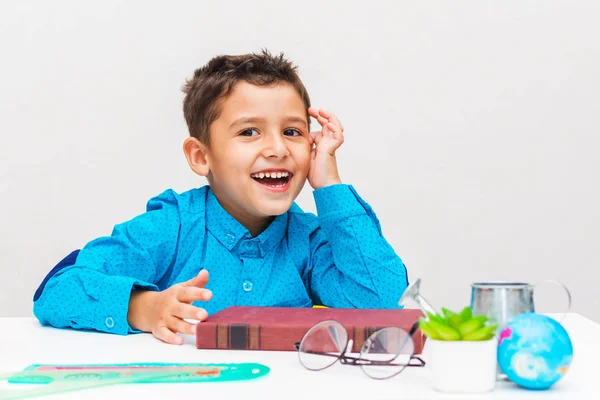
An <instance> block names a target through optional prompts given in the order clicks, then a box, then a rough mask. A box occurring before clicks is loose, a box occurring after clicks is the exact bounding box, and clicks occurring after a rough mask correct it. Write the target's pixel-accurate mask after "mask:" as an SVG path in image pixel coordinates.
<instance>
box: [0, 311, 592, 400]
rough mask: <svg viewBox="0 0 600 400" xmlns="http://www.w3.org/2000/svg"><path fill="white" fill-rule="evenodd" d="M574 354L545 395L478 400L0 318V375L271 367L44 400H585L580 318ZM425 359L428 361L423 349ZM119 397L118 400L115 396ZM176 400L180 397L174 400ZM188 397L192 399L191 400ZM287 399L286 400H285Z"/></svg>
mask: <svg viewBox="0 0 600 400" xmlns="http://www.w3.org/2000/svg"><path fill="white" fill-rule="evenodd" d="M563 325H564V326H565V328H566V329H567V331H568V332H569V335H570V336H571V340H572V342H573V347H574V360H573V363H572V365H571V368H570V369H569V371H568V372H567V374H566V375H565V377H564V378H563V379H562V380H561V381H559V382H558V383H557V384H555V385H554V386H553V387H552V388H551V389H550V390H549V391H541V392H536V391H527V390H524V389H520V388H517V387H516V386H514V385H513V384H511V383H510V382H499V383H498V385H497V386H496V390H494V391H493V392H490V393H486V394H481V395H471V396H467V395H451V394H444V393H438V392H436V391H434V390H433V389H432V387H431V384H430V380H429V379H430V378H429V373H430V371H429V368H428V367H425V368H407V369H405V370H404V371H403V372H402V373H401V374H400V375H398V376H396V377H394V378H391V379H388V380H383V381H378V380H373V379H371V378H369V377H368V376H366V375H364V373H363V372H362V370H361V369H360V368H358V367H352V366H346V365H340V364H339V363H337V364H336V365H334V366H332V367H331V368H329V369H327V370H323V371H318V372H313V371H308V370H306V369H304V367H302V365H301V364H300V363H299V362H298V358H297V354H296V353H294V352H264V351H261V352H257V351H240V350H235V351H224V350H198V349H196V347H195V345H194V338H193V337H192V336H189V337H186V342H185V344H184V345H182V346H173V345H167V344H163V343H162V342H159V341H158V340H156V339H154V338H153V337H152V336H151V335H149V334H137V335H129V336H116V335H111V334H102V333H95V332H81V331H74V330H67V329H65V330H63V329H55V328H50V327H42V326H40V324H39V323H38V322H37V320H35V319H33V318H0V371H20V370H22V369H24V368H25V367H27V366H28V365H30V364H92V363H132V362H182V363H241V362H257V363H261V364H265V365H267V366H269V367H270V368H271V372H270V373H269V374H268V375H267V376H265V377H262V378H258V379H256V380H250V381H241V382H214V383H171V384H122V385H115V386H107V387H101V388H94V389H87V390H84V391H79V392H72V393H63V394H57V395H53V396H51V397H48V398H49V399H106V398H111V396H115V397H113V398H133V396H136V397H137V398H142V399H145V400H146V399H154V398H156V399H166V398H175V396H177V397H178V398H183V396H186V398H188V399H189V398H203V399H217V398H218V399H223V398H225V399H229V398H231V399H233V398H237V399H252V398H260V399H270V398H273V399H275V398H276V399H281V398H286V399H287V398H294V399H295V398H298V399H300V398H302V399H312V398H315V399H322V398H332V399H359V398H364V399H392V398H396V399H400V398H402V399H431V398H461V399H464V398H490V399H492V398H496V399H498V398H502V399H530V398H561V399H563V398H564V399H571V398H579V397H581V398H589V394H591V393H594V392H595V391H596V390H597V388H598V382H600V378H599V377H598V375H597V373H596V371H597V368H598V367H597V360H599V359H600V345H599V344H598V343H599V342H600V325H599V324H597V323H595V322H593V321H591V320H589V319H587V318H585V317H583V316H581V315H579V314H569V315H568V316H567V317H566V318H565V319H564V321H563ZM424 358H425V359H427V346H426V347H425V352H424ZM0 387H1V386H0ZM117 396H118V397H117ZM180 396H181V397H180ZM191 396H194V397H191ZM283 396H285V397H283Z"/></svg>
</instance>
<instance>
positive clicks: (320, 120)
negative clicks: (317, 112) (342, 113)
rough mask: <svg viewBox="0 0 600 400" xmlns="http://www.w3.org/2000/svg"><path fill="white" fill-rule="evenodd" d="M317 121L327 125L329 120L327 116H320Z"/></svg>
mask: <svg viewBox="0 0 600 400" xmlns="http://www.w3.org/2000/svg"><path fill="white" fill-rule="evenodd" d="M317 122H318V123H319V125H321V126H325V125H327V123H328V122H329V120H328V119H327V118H323V117H321V116H319V117H318V118H317Z"/></svg>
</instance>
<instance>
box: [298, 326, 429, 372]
mask: <svg viewBox="0 0 600 400" xmlns="http://www.w3.org/2000/svg"><path fill="white" fill-rule="evenodd" d="M324 322H335V323H338V324H340V325H341V326H342V328H344V329H346V328H345V327H344V324H342V323H341V322H340V321H337V320H333V319H330V320H324V321H319V322H317V323H316V324H314V325H313V326H311V327H310V328H309V329H308V330H307V331H306V333H305V334H304V335H303V336H302V339H301V340H300V341H299V342H296V343H294V348H295V349H296V351H298V358H300V345H301V344H302V342H303V341H304V339H305V338H306V335H307V334H308V333H309V332H310V331H311V330H312V329H313V328H314V327H315V326H317V325H319V324H322V323H324ZM389 328H394V329H400V330H403V331H404V332H406V330H404V329H402V328H400V327H397V326H390V327H387V328H381V329H378V330H376V331H375V332H373V333H372V334H371V335H370V336H369V337H368V338H367V340H365V341H364V343H367V342H368V341H370V340H372V338H373V337H374V336H375V335H376V334H377V332H379V331H382V330H383V329H389ZM417 329H419V322H418V321H417V322H415V323H414V324H413V326H412V327H411V328H410V330H409V331H408V332H407V334H408V336H407V337H409V338H410V339H411V340H413V339H412V337H413V335H414V334H415V333H416V332H417ZM413 342H414V340H413ZM364 343H363V347H364ZM353 344H354V343H353V340H352V339H346V344H345V345H344V348H343V350H342V351H341V353H340V354H339V355H333V354H330V353H325V352H323V353H319V352H314V353H311V354H315V355H322V356H328V357H336V358H337V359H336V360H335V361H334V362H332V363H331V364H328V365H326V366H325V367H323V368H318V369H311V368H308V367H306V365H304V363H303V362H302V361H300V364H302V366H303V367H304V368H306V369H308V370H309V371H322V370H324V369H327V368H329V367H331V366H332V365H333V364H335V363H336V362H338V361H339V362H340V363H341V364H344V365H351V366H359V367H362V366H364V365H383V366H386V365H389V366H394V365H397V366H401V367H404V368H402V369H400V370H398V372H396V373H395V374H393V375H390V376H386V377H383V378H376V377H373V376H371V375H369V374H368V373H366V372H365V374H366V375H367V376H369V378H372V379H378V380H383V379H389V378H392V377H394V376H396V375H398V374H399V373H401V372H402V371H404V369H405V368H406V367H418V368H421V367H424V366H425V365H426V362H425V360H423V359H422V358H421V357H419V356H418V355H415V354H411V355H410V358H409V361H408V363H407V364H394V363H390V362H388V361H377V360H365V359H364V358H361V357H360V353H359V357H352V356H348V355H347V353H348V348H351V346H352V345H353ZM361 353H362V352H361ZM399 355H400V352H398V353H397V354H396V357H398V356H399ZM396 357H394V359H395V358H396ZM412 360H416V361H417V364H411V361H412ZM363 372H364V371H363Z"/></svg>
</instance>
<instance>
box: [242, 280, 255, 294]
mask: <svg viewBox="0 0 600 400" xmlns="http://www.w3.org/2000/svg"><path fill="white" fill-rule="evenodd" d="M252 286H253V285H252V282H250V281H244V284H243V285H242V288H243V289H244V291H245V292H249V291H251V290H252Z"/></svg>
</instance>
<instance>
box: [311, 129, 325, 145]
mask: <svg viewBox="0 0 600 400" xmlns="http://www.w3.org/2000/svg"><path fill="white" fill-rule="evenodd" d="M310 135H311V136H312V138H313V140H314V142H315V143H316V144H319V142H320V141H321V138H322V137H323V133H322V132H321V131H316V132H311V134H310Z"/></svg>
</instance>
